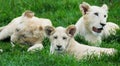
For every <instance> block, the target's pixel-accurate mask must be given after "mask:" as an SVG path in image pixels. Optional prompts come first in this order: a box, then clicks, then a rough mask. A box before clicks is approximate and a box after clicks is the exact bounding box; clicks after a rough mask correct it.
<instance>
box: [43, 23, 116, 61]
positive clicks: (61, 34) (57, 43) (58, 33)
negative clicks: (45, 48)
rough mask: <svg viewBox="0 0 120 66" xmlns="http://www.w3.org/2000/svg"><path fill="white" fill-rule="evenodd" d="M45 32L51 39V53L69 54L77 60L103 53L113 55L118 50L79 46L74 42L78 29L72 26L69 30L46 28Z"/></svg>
mask: <svg viewBox="0 0 120 66" xmlns="http://www.w3.org/2000/svg"><path fill="white" fill-rule="evenodd" d="M45 32H46V34H47V36H48V37H49V39H50V42H51V46H50V53H52V54H53V53H63V52H66V53H69V54H71V55H74V56H75V57H76V58H77V59H82V58H83V57H85V56H87V55H92V54H95V55H98V57H100V55H101V54H102V53H105V54H108V55H112V54H113V53H114V52H115V51H116V50H115V49H113V48H100V47H93V46H88V45H84V44H79V43H78V42H77V41H75V40H74V34H75V32H76V27H75V26H74V25H70V26H68V27H67V28H63V27H57V28H54V27H51V26H46V27H45Z"/></svg>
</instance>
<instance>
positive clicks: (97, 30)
mask: <svg viewBox="0 0 120 66" xmlns="http://www.w3.org/2000/svg"><path fill="white" fill-rule="evenodd" d="M92 30H93V31H94V32H96V33H101V31H102V30H103V28H96V27H93V28H92Z"/></svg>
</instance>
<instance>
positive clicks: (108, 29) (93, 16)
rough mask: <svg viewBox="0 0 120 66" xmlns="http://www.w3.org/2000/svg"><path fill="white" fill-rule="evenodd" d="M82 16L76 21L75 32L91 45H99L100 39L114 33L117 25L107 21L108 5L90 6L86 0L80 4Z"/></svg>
mask: <svg viewBox="0 0 120 66" xmlns="http://www.w3.org/2000/svg"><path fill="white" fill-rule="evenodd" d="M79 7H80V10H81V11H82V14H83V16H82V17H81V18H80V19H79V20H78V21H77V23H76V25H75V26H76V28H77V34H78V35H80V36H83V37H84V38H85V40H86V41H88V42H90V43H91V45H94V46H99V45H100V44H101V39H102V38H103V37H104V38H105V37H108V36H109V35H111V34H113V35H115V33H116V30H117V29H119V26H118V25H116V24H115V23H112V22H107V23H106V21H107V17H108V15H107V13H108V7H107V5H106V4H103V5H102V6H101V7H99V6H91V5H89V4H88V3H86V2H83V3H82V4H80V6H79ZM77 34H76V35H77Z"/></svg>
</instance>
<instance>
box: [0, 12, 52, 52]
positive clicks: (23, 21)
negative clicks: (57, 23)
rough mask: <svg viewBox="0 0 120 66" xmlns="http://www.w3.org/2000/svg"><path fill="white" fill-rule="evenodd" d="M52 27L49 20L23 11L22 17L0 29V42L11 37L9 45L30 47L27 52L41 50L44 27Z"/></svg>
mask: <svg viewBox="0 0 120 66" xmlns="http://www.w3.org/2000/svg"><path fill="white" fill-rule="evenodd" d="M48 25H49V26H52V23H51V21H50V20H49V19H45V18H38V17H35V16H34V13H33V12H31V11H25V12H24V13H23V14H22V16H20V17H17V18H15V19H13V20H12V21H11V23H10V24H8V25H7V26H4V27H2V28H1V32H0V40H3V39H5V38H7V37H9V36H11V44H12V46H14V43H22V44H28V45H30V46H31V47H30V48H28V51H34V50H36V49H42V48H43V45H42V41H43V38H44V37H45V33H44V30H43V29H44V27H45V26H48Z"/></svg>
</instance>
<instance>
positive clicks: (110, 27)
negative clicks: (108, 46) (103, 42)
mask: <svg viewBox="0 0 120 66" xmlns="http://www.w3.org/2000/svg"><path fill="white" fill-rule="evenodd" d="M119 29H120V27H119V26H118V25H117V24H115V23H112V22H108V23H107V24H106V26H105V27H104V30H103V34H102V37H103V38H106V37H108V36H110V35H115V34H116V31H117V30H119Z"/></svg>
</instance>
